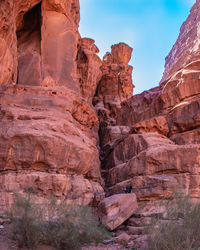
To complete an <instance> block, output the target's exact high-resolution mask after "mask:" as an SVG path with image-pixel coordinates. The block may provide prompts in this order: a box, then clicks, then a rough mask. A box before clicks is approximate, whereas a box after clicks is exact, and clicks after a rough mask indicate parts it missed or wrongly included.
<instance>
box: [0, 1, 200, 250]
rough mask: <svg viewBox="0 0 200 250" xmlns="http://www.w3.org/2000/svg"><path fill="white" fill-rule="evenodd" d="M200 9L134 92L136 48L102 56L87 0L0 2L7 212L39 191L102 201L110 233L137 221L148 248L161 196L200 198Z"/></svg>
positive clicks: (116, 48)
mask: <svg viewBox="0 0 200 250" xmlns="http://www.w3.org/2000/svg"><path fill="white" fill-rule="evenodd" d="M199 10H200V1H199V0H197V2H196V4H195V5H194V7H193V8H192V10H191V14H190V16H189V18H188V19H187V21H186V22H185V23H184V24H183V26H182V28H181V31H180V36H179V38H178V40H177V42H176V44H175V45H174V47H173V49H172V51H171V52H170V54H169V56H168V57H167V59H166V68H165V73H164V76H163V79H162V81H161V84H160V86H158V87H156V88H154V89H151V90H149V91H145V92H144V93H142V94H140V95H136V96H132V93H133V87H134V86H133V84H132V67H131V66H130V65H128V63H129V61H130V58H131V53H132V48H130V47H129V46H128V45H126V44H124V43H119V44H116V45H113V46H112V48H111V52H110V53H107V54H106V55H105V57H104V58H103V61H101V60H100V59H99V57H98V56H97V53H98V48H97V47H96V45H95V44H94V40H92V39H89V38H81V37H80V35H79V32H78V24H79V19H80V13H79V1H78V0H69V1H63V0H42V1H41V0H29V1H22V0H20V1H14V0H11V1H8V0H4V1H1V2H0V16H1V23H0V188H1V190H0V212H1V211H3V210H4V209H5V208H7V206H8V205H9V204H11V203H12V201H13V196H14V193H16V192H19V193H22V194H23V193H25V192H27V191H28V190H29V189H30V188H31V190H32V191H33V193H34V195H35V196H36V197H37V199H38V202H41V203H42V202H44V201H45V200H46V199H49V198H50V197H52V196H56V197H57V199H59V200H65V201H66V203H78V204H87V205H88V204H90V205H94V206H98V207H99V211H100V213H101V217H102V220H103V221H104V223H105V225H106V226H107V227H108V228H109V230H114V229H116V228H118V227H119V225H121V224H123V223H124V221H126V223H125V224H126V225H125V226H124V227H123V230H125V231H126V232H127V233H128V234H129V235H131V237H130V240H131V242H129V243H128V241H129V239H128V238H129V237H126V238H127V239H128V240H127V243H128V244H130V247H140V246H141V245H143V246H144V245H145V244H144V241H145V240H146V238H147V236H146V235H144V233H145V230H144V228H145V226H146V225H148V224H149V223H150V219H151V217H153V216H159V218H160V217H162V213H163V211H164V208H163V207H162V206H161V205H160V203H159V202H160V200H161V199H163V198H166V197H167V198H168V197H170V196H171V195H172V193H173V192H174V190H176V189H177V188H181V189H182V190H184V192H185V193H186V194H187V193H190V194H191V196H192V198H194V199H199V198H200V189H199V187H200V175H199V174H200V80H199V75H200V55H199V41H200V37H199V19H200V12H199ZM99 159H100V160H101V162H100V160H99ZM100 164H101V168H100ZM102 177H103V179H102ZM130 186H131V187H132V193H130V194H125V193H124V190H126V188H127V187H130ZM105 195H106V198H105ZM104 198H105V199H104ZM99 203H100V204H99ZM98 204H99V205H98ZM130 217H131V218H130ZM129 218H130V219H129ZM127 220H128V221H127ZM122 240H123V239H122ZM128 246H129V245H128ZM143 249H144V248H143Z"/></svg>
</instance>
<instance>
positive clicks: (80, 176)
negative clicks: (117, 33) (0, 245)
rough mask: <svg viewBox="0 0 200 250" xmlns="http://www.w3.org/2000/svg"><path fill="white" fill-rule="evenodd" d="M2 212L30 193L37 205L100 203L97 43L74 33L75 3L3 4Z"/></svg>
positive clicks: (0, 8) (0, 12)
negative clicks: (45, 202)
mask: <svg viewBox="0 0 200 250" xmlns="http://www.w3.org/2000/svg"><path fill="white" fill-rule="evenodd" d="M0 15H1V20H2V22H1V24H0V41H1V42H0V46H1V50H0V51H1V53H0V57H1V60H0V72H1V73H0V75H1V76H0V93H1V97H0V187H1V191H0V209H3V208H4V207H5V206H7V205H8V204H10V203H11V202H12V197H13V193H14V192H20V193H23V192H26V190H27V189H28V188H29V187H31V188H33V190H34V193H35V195H37V196H38V198H39V200H40V201H41V202H42V201H43V200H44V199H46V198H48V197H50V196H52V195H56V196H57V198H58V199H62V200H64V199H65V200H66V201H67V202H78V203H80V204H91V203H93V202H96V201H98V200H100V199H101V198H102V197H104V190H103V188H102V186H101V183H102V178H101V174H100V161H99V153H98V149H97V143H98V134H97V132H98V118H97V116H96V114H95V111H94V110H93V108H92V106H91V105H90V104H89V102H87V100H90V102H91V98H92V97H93V95H94V93H95V90H96V85H97V82H98V79H99V77H100V70H99V65H100V64H101V60H100V59H99V58H98V57H97V55H96V53H97V52H98V50H97V48H96V47H95V45H94V41H93V40H90V39H81V38H80V35H79V33H78V24H79V2H78V1H76V0H71V1H58V0H55V1H54V0H43V1H39V0H35V1H34V0H31V1H25V2H24V1H10V0H9V1H7V0H5V1H1V3H0Z"/></svg>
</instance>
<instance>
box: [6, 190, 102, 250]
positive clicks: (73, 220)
mask: <svg viewBox="0 0 200 250" xmlns="http://www.w3.org/2000/svg"><path fill="white" fill-rule="evenodd" d="M10 218H11V220H12V223H13V225H14V234H15V239H16V240H17V242H18V244H19V247H28V248H33V249H35V248H36V247H37V246H38V245H39V244H47V245H51V246H53V247H55V248H56V249H62V250H65V249H67V250H70V249H80V247H81V246H83V245H88V244H91V243H94V242H95V243H100V242H101V241H102V240H104V239H105V238H106V231H105V229H104V228H103V227H102V226H100V225H99V223H98V222H97V220H95V218H94V216H93V215H92V211H91V208H89V207H87V206H78V205H66V204H64V203H61V204H59V205H58V204H57V202H56V201H55V200H54V201H49V202H48V203H47V204H43V205H39V204H37V203H36V202H35V201H33V199H32V198H31V195H30V194H27V196H26V197H20V196H16V200H15V202H14V204H13V206H12V208H11V211H10Z"/></svg>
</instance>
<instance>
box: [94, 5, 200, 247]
mask: <svg viewBox="0 0 200 250" xmlns="http://www.w3.org/2000/svg"><path fill="white" fill-rule="evenodd" d="M199 10H200V1H197V2H196V4H195V5H194V7H193V8H192V10H191V14H190V16H189V18H188V19H187V21H186V22H185V23H184V24H183V26H182V28H181V32H180V36H179V38H178V40H177V42H176V44H175V45H174V47H173V49H172V51H171V52H170V54H169V56H168V57H167V60H166V68H165V73H164V76H163V80H162V82H161V84H160V86H159V87H156V88H154V89H151V90H149V91H145V92H144V93H142V94H140V95H136V96H132V97H130V98H127V99H126V98H124V99H123V98H122V99H120V98H118V97H116V96H117V91H118V88H117V87H116V86H117V80H116V78H115V74H114V73H113V72H114V69H116V68H114V69H113V67H116V65H115V63H114V62H116V61H118V62H119V65H120V63H121V62H122V60H123V59H122V58H123V56H122V54H123V53H125V54H126V53H127V51H125V50H124V49H122V50H121V52H120V53H119V52H116V51H115V49H114V50H112V53H111V54H107V55H106V57H105V58H104V61H103V66H104V65H108V64H109V63H111V62H112V64H111V66H110V67H109V70H108V68H106V67H105V68H104V67H103V66H102V69H103V76H102V79H103V80H101V81H100V84H99V86H98V89H97V90H98V91H97V96H98V98H99V99H98V98H97V97H95V98H94V101H93V103H94V104H96V106H95V107H96V109H97V112H98V115H99V120H100V133H99V134H100V142H101V151H100V156H101V164H102V174H103V177H104V179H105V184H106V188H105V191H106V196H107V197H110V196H111V197H112V196H113V195H117V194H118V195H120V194H123V193H124V190H125V189H126V187H129V186H132V192H133V193H135V194H136V197H137V202H138V209H137V211H135V213H134V214H133V216H132V218H131V219H130V220H128V222H127V223H126V225H128V226H127V227H126V226H124V228H123V230H125V231H126V232H127V233H128V234H129V235H132V237H135V240H133V246H134V247H140V246H141V245H144V239H145V238H146V236H145V235H143V236H142V237H143V238H142V237H140V236H139V235H141V234H144V233H145V230H144V227H145V226H146V225H148V224H149V221H150V219H151V217H153V216H159V218H162V213H163V211H164V207H162V206H161V205H160V201H161V200H163V199H166V198H168V197H171V196H172V194H173V193H174V191H175V190H177V189H182V190H183V191H184V193H185V194H190V195H191V197H192V198H194V199H200V189H199V183H200V175H199V173H200V172H199V169H200V137H199V135H200V130H199V126H200V123H199V121H200V119H199V117H200V82H199V75H200V57H199V55H198V53H199V41H200V38H199V34H198V33H199V31H198V28H199V27H198V26H199V21H198V20H199V18H200V12H199ZM119 47H120V46H119ZM120 49H121V48H120ZM121 53H122V54H121ZM125 57H126V56H125ZM128 59H129V57H128V56H127V60H125V61H126V62H127V61H128ZM125 61H124V62H125ZM113 65H114V66H113ZM106 70H107V71H106ZM111 70H112V74H111ZM105 72H106V74H105ZM129 82H130V81H129ZM112 93H113V95H112ZM121 96H123V94H122V95H121ZM97 99H98V100H103V101H102V102H98V101H97ZM119 99H120V100H121V101H122V102H121V103H120V104H119V101H118V100H119ZM114 104H115V106H114ZM106 199H107V198H106ZM133 235H134V236H133ZM138 242H139V243H138ZM138 244H139V245H138ZM142 249H143V248H142Z"/></svg>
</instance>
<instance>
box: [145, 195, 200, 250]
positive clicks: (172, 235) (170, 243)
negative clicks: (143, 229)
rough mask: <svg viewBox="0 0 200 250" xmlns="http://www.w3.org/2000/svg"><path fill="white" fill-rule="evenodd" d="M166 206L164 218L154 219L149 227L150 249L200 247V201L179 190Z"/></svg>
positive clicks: (180, 249)
mask: <svg viewBox="0 0 200 250" xmlns="http://www.w3.org/2000/svg"><path fill="white" fill-rule="evenodd" d="M164 206H165V208H166V212H165V213H164V219H162V220H161V219H160V218H156V219H154V221H153V222H152V224H151V226H150V228H149V239H148V249H149V250H167V249H176V250H197V249H200V223H199V220H200V203H199V202H194V201H192V200H191V199H190V197H189V196H185V197H184V196H183V194H182V193H181V192H177V193H175V194H174V196H173V197H172V198H171V199H170V200H169V201H168V202H167V203H165V204H164Z"/></svg>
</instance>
